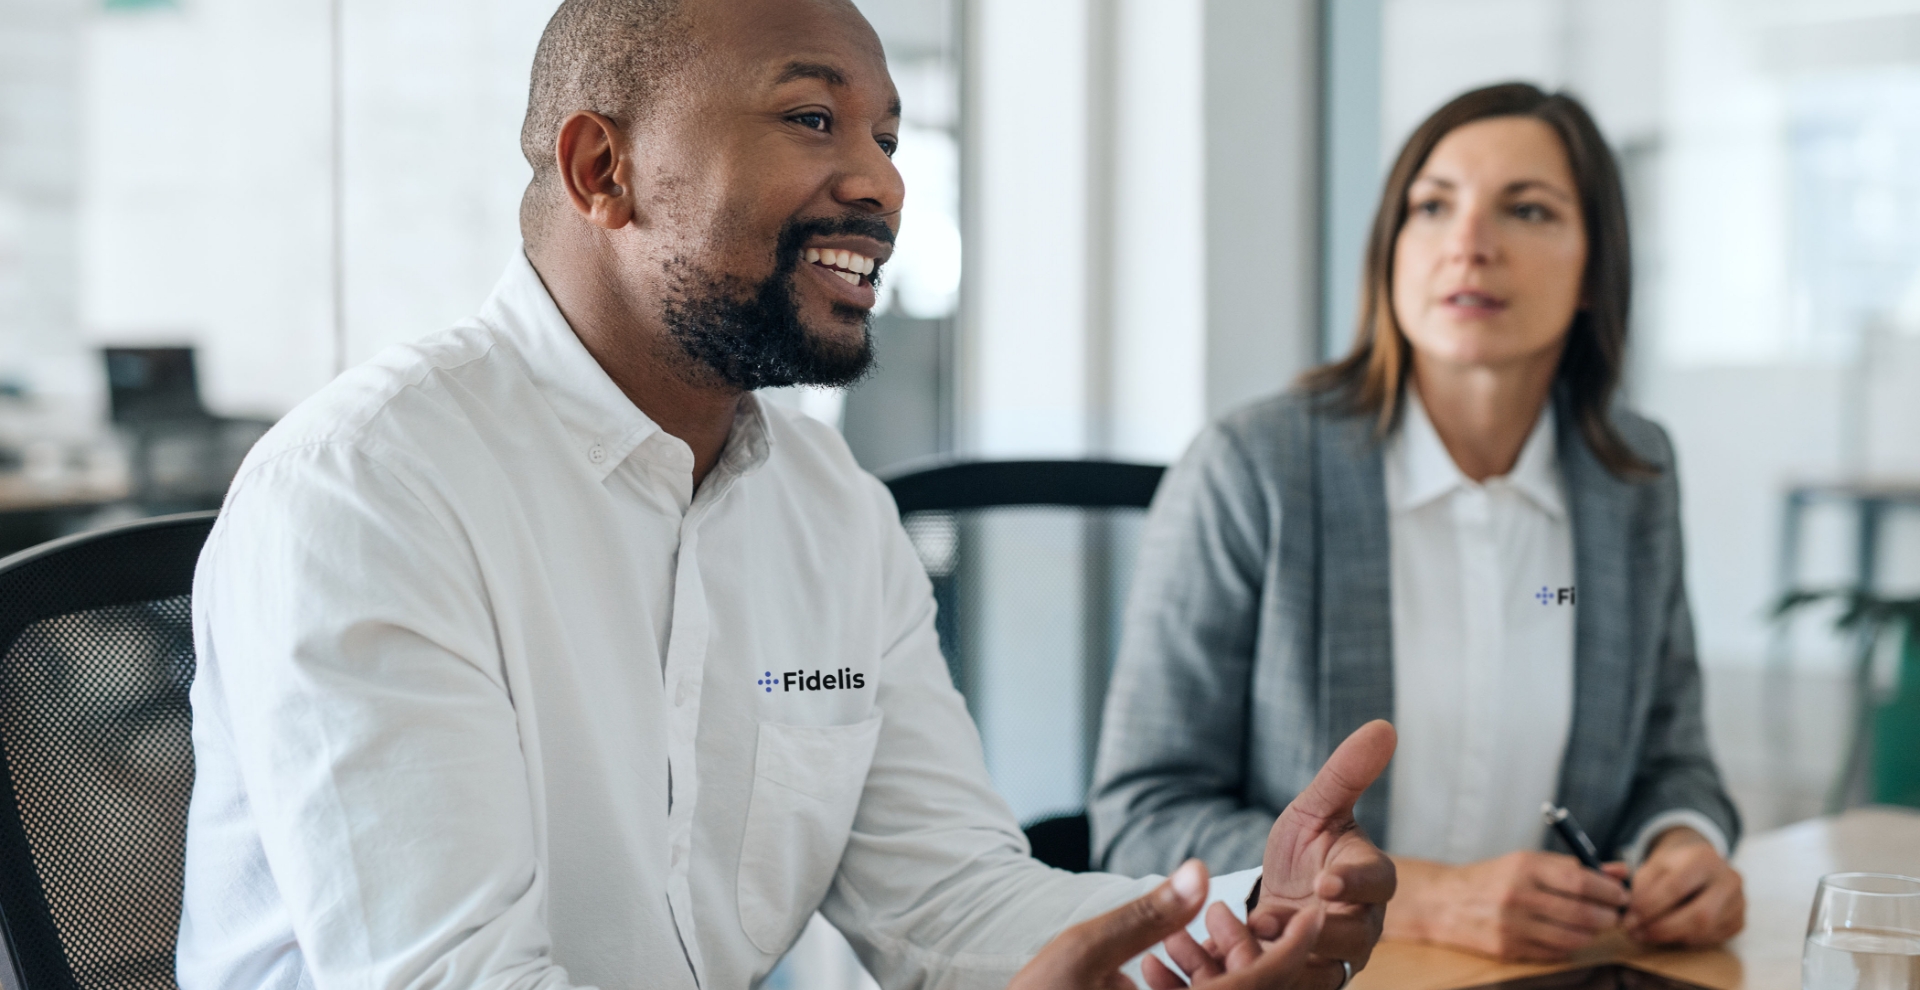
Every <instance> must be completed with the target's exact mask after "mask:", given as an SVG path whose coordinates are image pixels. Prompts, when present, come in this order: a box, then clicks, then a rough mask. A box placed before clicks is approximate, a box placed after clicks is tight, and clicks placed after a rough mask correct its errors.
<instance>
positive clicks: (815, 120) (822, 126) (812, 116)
mask: <svg viewBox="0 0 1920 990" xmlns="http://www.w3.org/2000/svg"><path fill="white" fill-rule="evenodd" d="M787 119H788V120H791V121H793V122H794V123H796V124H799V125H800V126H801V127H804V128H806V129H808V130H810V131H824V130H826V129H827V125H828V124H829V123H831V121H830V120H829V119H828V118H827V115H826V114H824V113H796V114H794V115H793V116H791V117H788V118H787Z"/></svg>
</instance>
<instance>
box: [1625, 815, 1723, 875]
mask: <svg viewBox="0 0 1920 990" xmlns="http://www.w3.org/2000/svg"><path fill="white" fill-rule="evenodd" d="M1675 828H1690V829H1693V830H1694V831H1695V832H1698V833H1700V835H1701V837H1702V838H1705V839H1706V840H1707V843H1708V844H1709V845H1711V846H1713V851H1714V852H1717V853H1719V854H1720V858H1721V859H1726V858H1727V857H1728V856H1729V855H1732V853H1733V849H1732V846H1731V845H1730V844H1729V843H1728V842H1727V833H1726V832H1724V831H1722V830H1721V828H1720V823H1719V822H1716V821H1714V820H1713V819H1711V818H1708V817H1707V816H1705V815H1703V814H1701V813H1699V812H1698V811H1695V810H1693V809H1692V808H1676V809H1674V810H1672V811H1663V812H1661V813H1660V814H1657V815H1655V816H1653V820H1652V821H1650V822H1648V823H1646V824H1645V825H1642V826H1640V834H1639V835H1636V836H1634V839H1633V844H1632V845H1629V846H1628V847H1627V851H1626V853H1625V854H1624V858H1625V859H1626V861H1627V865H1628V866H1630V867H1632V868H1634V869H1636V870H1637V869H1639V868H1640V864H1641V863H1644V862H1646V859H1647V850H1648V848H1649V847H1651V846H1652V845H1653V840H1655V839H1658V838H1659V837H1660V835H1661V833H1663V832H1666V831H1668V830H1669V829H1675Z"/></svg>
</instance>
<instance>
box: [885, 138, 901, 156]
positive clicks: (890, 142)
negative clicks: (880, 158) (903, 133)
mask: <svg viewBox="0 0 1920 990" xmlns="http://www.w3.org/2000/svg"><path fill="white" fill-rule="evenodd" d="M880 150H881V151H883V152H886V155H887V157H888V158H892V157H893V153H894V152H895V151H898V150H900V142H898V141H895V140H894V139H892V138H881V139H880Z"/></svg>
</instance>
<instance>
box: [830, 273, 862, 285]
mask: <svg viewBox="0 0 1920 990" xmlns="http://www.w3.org/2000/svg"><path fill="white" fill-rule="evenodd" d="M834 274H835V275H838V276H840V277H841V278H843V279H846V281H847V284H848V285H859V284H860V276H858V275H855V274H854V273H852V272H834Z"/></svg>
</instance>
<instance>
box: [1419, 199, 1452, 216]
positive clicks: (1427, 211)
mask: <svg viewBox="0 0 1920 990" xmlns="http://www.w3.org/2000/svg"><path fill="white" fill-rule="evenodd" d="M1445 207H1446V204H1445V203H1442V202H1440V201H1439V200H1437V199H1423V200H1421V201H1419V202H1418V203H1415V204H1413V212H1415V213H1418V214H1420V215H1421V216H1423V217H1437V216H1439V215H1440V211H1441V210H1442V209H1444V208H1445Z"/></svg>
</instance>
